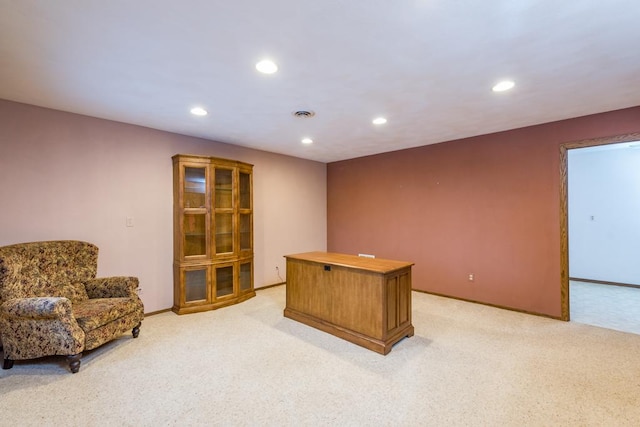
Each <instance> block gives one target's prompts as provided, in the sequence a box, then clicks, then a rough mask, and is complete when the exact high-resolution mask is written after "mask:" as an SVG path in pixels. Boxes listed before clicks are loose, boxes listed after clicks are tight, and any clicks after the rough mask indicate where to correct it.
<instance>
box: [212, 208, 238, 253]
mask: <svg viewBox="0 0 640 427" xmlns="http://www.w3.org/2000/svg"><path fill="white" fill-rule="evenodd" d="M214 238H215V239H216V253H217V254H222V253H227V252H233V214H232V213H217V214H216V233H215V236H214Z"/></svg>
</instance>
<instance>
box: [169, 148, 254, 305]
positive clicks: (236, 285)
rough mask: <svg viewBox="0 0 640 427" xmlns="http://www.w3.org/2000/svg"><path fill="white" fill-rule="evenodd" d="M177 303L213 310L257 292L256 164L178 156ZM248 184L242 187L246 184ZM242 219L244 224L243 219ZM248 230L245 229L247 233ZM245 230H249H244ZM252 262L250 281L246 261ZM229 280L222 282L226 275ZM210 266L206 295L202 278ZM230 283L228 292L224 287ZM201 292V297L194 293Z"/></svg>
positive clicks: (175, 185)
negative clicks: (254, 239) (254, 227)
mask: <svg viewBox="0 0 640 427" xmlns="http://www.w3.org/2000/svg"><path fill="white" fill-rule="evenodd" d="M172 160H173V176H174V179H173V197H174V203H173V206H174V208H173V210H174V215H173V217H174V218H173V229H174V239H173V240H174V246H173V250H174V305H173V307H172V310H173V311H174V312H176V313H178V314H185V313H194V312H198V311H206V310H212V309H216V308H219V307H223V306H226V305H231V304H236V303H238V302H241V301H244V300H246V299H248V298H251V297H253V296H255V290H254V287H253V166H252V165H250V164H248V163H244V162H239V161H234V160H228V159H221V158H216V157H207V156H191V155H183V154H177V155H175V156H173V158H172ZM241 184H242V188H240V187H241ZM241 221H242V224H241ZM241 231H242V233H241ZM243 233H244V234H243ZM247 263H250V275H249V282H247V278H246V267H245V268H244V270H243V271H244V276H243V280H244V282H243V284H244V287H241V282H240V273H241V265H243V264H247ZM221 269H225V272H226V274H227V277H224V279H225V283H224V286H223V284H222V283H218V281H219V280H222V278H223V276H222V275H221V274H222V272H223V270H221ZM202 270H206V297H203V298H200V297H201V296H203V290H202V289H200V288H199V286H200V284H199V282H195V283H196V284H195V285H193V284H189V283H188V280H187V276H188V275H191V276H190V277H192V276H197V279H198V280H202V277H201V276H200V275H199V274H200V273H198V272H199V271H202ZM223 287H224V289H226V291H225V292H222V289H223ZM193 295H197V297H198V298H195V299H193V298H190V297H193Z"/></svg>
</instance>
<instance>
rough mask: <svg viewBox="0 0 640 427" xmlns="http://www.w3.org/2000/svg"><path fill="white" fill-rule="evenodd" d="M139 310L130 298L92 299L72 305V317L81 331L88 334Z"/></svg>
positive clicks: (137, 305) (138, 306)
mask: <svg viewBox="0 0 640 427" xmlns="http://www.w3.org/2000/svg"><path fill="white" fill-rule="evenodd" d="M139 310H140V305H139V304H138V303H137V302H136V301H135V300H133V299H131V298H93V299H88V300H85V301H81V302H78V303H76V304H74V305H73V315H74V317H75V318H76V322H78V325H79V326H80V328H82V330H83V331H85V332H89V331H92V330H94V329H97V328H99V327H101V326H104V325H106V324H107V323H111V322H113V321H114V320H117V319H119V318H121V317H124V316H126V315H127V314H130V313H134V312H137V311H139Z"/></svg>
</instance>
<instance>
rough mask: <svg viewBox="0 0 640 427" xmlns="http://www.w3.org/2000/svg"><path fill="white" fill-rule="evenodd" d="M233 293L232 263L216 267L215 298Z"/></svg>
mask: <svg viewBox="0 0 640 427" xmlns="http://www.w3.org/2000/svg"><path fill="white" fill-rule="evenodd" d="M232 294H233V265H225V266H222V267H216V298H220V297H224V296H227V295H232Z"/></svg>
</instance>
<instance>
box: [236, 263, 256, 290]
mask: <svg viewBox="0 0 640 427" xmlns="http://www.w3.org/2000/svg"><path fill="white" fill-rule="evenodd" d="M251 270H252V268H251V261H247V262H241V263H240V278H239V282H240V291H248V290H249V289H251V283H252V282H253V281H252V280H251V273H252V271H251Z"/></svg>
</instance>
